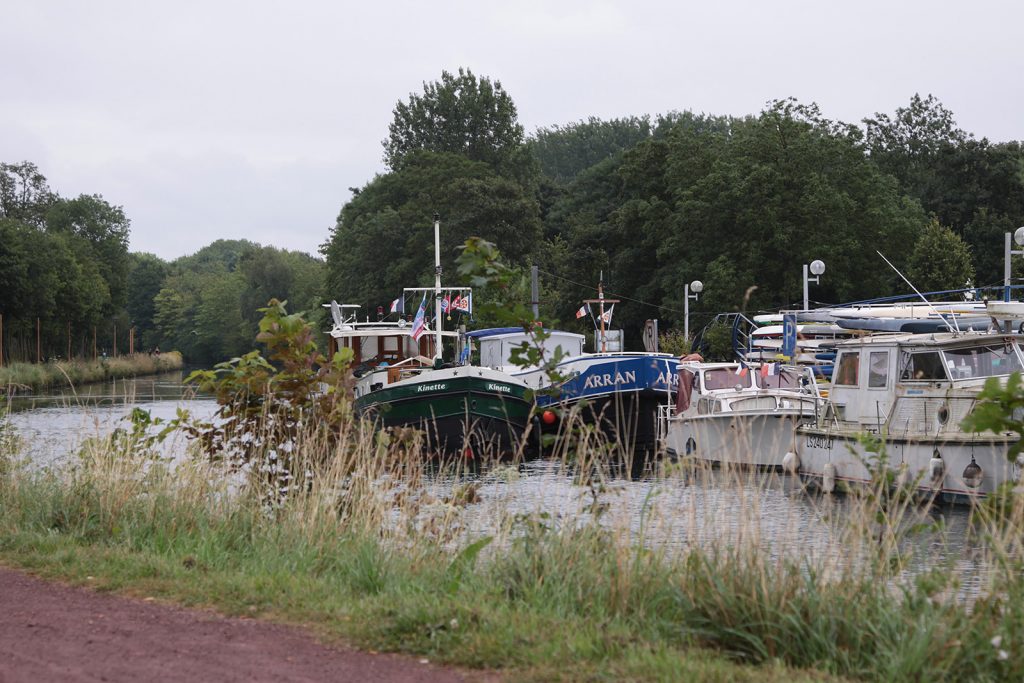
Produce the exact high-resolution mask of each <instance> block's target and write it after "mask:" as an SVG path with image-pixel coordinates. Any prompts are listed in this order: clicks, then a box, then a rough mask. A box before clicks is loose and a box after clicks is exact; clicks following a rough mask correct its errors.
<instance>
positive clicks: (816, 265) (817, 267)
mask: <svg viewBox="0 0 1024 683" xmlns="http://www.w3.org/2000/svg"><path fill="white" fill-rule="evenodd" d="M808 268H810V270H811V274H812V275H814V277H810V276H809V275H807V269H808ZM824 272H825V262H824V261H822V260H820V259H814V260H813V261H811V265H810V266H808V265H807V264H806V263H805V264H804V310H805V311H809V310H810V307H809V304H808V302H809V298H810V297H809V296H808V290H807V285H808V283H810V282H813V283H814V284H818V282H820V281H821V274H822V273H824Z"/></svg>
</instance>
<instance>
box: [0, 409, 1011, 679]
mask: <svg viewBox="0 0 1024 683" xmlns="http://www.w3.org/2000/svg"><path fill="white" fill-rule="evenodd" d="M347 429H348V430H349V431H348V432H346V434H345V435H344V440H343V442H342V444H341V447H340V448H337V445H336V444H335V445H333V446H330V450H328V446H327V445H326V444H320V445H317V444H300V452H304V453H312V454H314V455H315V456H316V457H313V458H311V460H310V461H309V463H308V467H309V470H308V473H307V475H306V476H307V477H308V479H306V480H305V481H304V482H303V485H302V486H293V487H292V488H291V490H290V492H289V495H288V496H287V497H285V498H284V499H280V498H277V499H276V500H275V501H274V502H272V503H271V502H268V497H267V496H268V491H267V490H266V489H265V488H262V486H261V484H260V482H258V481H252V480H250V481H248V482H247V484H246V486H243V487H242V488H239V487H238V483H239V480H238V478H237V477H235V476H232V475H227V474H226V473H225V472H224V471H223V470H220V469H218V468H216V467H213V466H210V465H207V464H200V463H196V462H188V463H185V464H183V465H181V466H180V467H177V468H176V469H174V470H171V469H169V468H168V467H167V466H166V465H164V464H162V463H161V462H160V461H158V460H153V459H152V458H151V457H150V455H148V454H147V448H146V444H145V442H140V441H135V442H133V441H132V440H131V439H130V438H126V437H125V436H124V435H122V436H121V437H119V438H116V439H113V440H111V441H109V442H91V443H89V444H87V445H86V447H85V448H83V449H82V451H81V453H80V454H79V456H78V457H77V458H76V459H75V462H74V466H73V467H69V468H67V469H65V470H64V471H56V470H49V471H35V470H31V469H29V468H19V467H18V466H17V465H16V464H15V461H14V459H12V458H8V459H7V465H6V466H4V465H2V463H0V473H3V475H2V476H0V562H3V563H6V564H8V565H10V566H16V567H20V568H23V569H27V570H29V571H31V572H33V573H35V574H38V575H40V576H44V577H49V578H58V579H62V580H67V581H71V582H73V583H78V584H83V585H89V586H93V587H95V588H97V589H100V590H103V591H116V592H122V593H125V594H128V595H135V596H143V597H154V598H157V599H160V600H167V601H171V602H175V603H177V604H181V605H185V606H191V607H212V608H214V609H216V610H218V611H220V612H222V613H224V614H228V615H245V616H255V617H260V618H264V619H268V620H272V621H280V622H284V623H289V624H299V625H303V626H305V627H307V628H310V629H312V630H313V631H315V632H316V633H318V634H319V635H320V636H322V637H324V638H327V639H329V640H339V639H340V640H342V641H345V642H350V643H354V644H356V645H358V646H360V647H363V648H368V649H374V650H388V651H396V652H405V653H414V654H417V655H420V656H425V657H427V658H429V659H430V660H431V661H440V662H447V663H451V664H457V665H461V666H468V667H475V668H484V669H496V670H504V671H508V672H510V673H511V675H512V676H513V677H514V678H515V679H517V680H522V679H534V680H680V679H682V680H712V681H713V680H722V681H725V680H730V681H731V680H740V681H743V680H748V681H754V680H768V681H783V680H785V681H791V680H808V681H809V680H815V681H822V680H837V679H843V678H848V679H861V680H911V679H913V680H936V681H943V680H1020V678H1021V677H1022V676H1024V652H1022V651H1021V648H1020V647H1019V645H1020V644H1021V643H1024V579H1022V578H1021V572H1020V560H1019V556H1018V555H1019V553H1017V548H1016V544H1015V542H1014V541H1012V539H1014V538H1019V536H1020V526H1019V519H1017V521H1015V522H1014V524H1016V525H1017V526H1011V527H1009V528H1008V529H1007V530H1006V531H1005V532H1000V531H998V530H996V529H982V530H980V531H979V537H986V536H987V538H988V543H989V545H988V546H987V548H988V549H987V550H985V551H984V552H999V553H1002V555H1001V556H1000V558H999V559H1000V561H999V562H994V563H993V566H994V567H995V571H994V572H993V573H992V575H991V576H990V578H989V580H988V584H987V585H985V586H984V587H983V588H982V589H981V591H980V592H979V593H978V594H977V595H976V596H975V597H972V598H971V599H970V600H965V599H963V598H962V595H961V593H960V592H959V590H958V579H957V575H956V574H955V573H954V572H953V571H951V568H950V567H946V566H936V567H935V568H934V570H933V571H926V572H917V573H915V574H912V575H908V574H907V573H906V572H905V571H904V570H905V565H904V564H903V563H902V562H903V560H902V558H901V556H900V554H899V552H900V551H899V548H900V546H901V545H902V541H903V539H904V536H903V534H904V533H905V530H906V529H907V528H909V527H911V526H913V525H914V524H916V523H917V522H918V520H919V519H920V517H919V513H920V511H919V510H918V509H917V508H914V507H911V506H906V505H902V504H900V503H899V502H898V501H893V500H892V499H887V500H885V501H884V504H883V503H882V502H881V500H880V499H876V498H872V497H870V496H866V497H864V498H861V499H855V500H853V501H852V502H851V503H850V505H848V506H845V507H844V508H843V517H842V519H837V521H836V526H835V539H836V540H835V545H834V546H832V547H827V548H818V549H815V548H805V549H802V550H801V551H800V552H798V553H796V554H793V553H790V552H781V553H780V552H774V551H772V550H771V548H770V547H768V546H766V544H765V543H763V539H760V538H759V532H758V526H757V520H758V518H759V512H758V510H757V506H756V505H748V506H747V507H748V508H750V511H749V512H747V513H741V514H739V515H736V516H734V517H732V518H730V519H729V520H728V524H726V525H724V526H722V524H724V522H719V526H717V527H715V528H716V529H718V531H717V532H716V533H712V534H707V533H702V532H701V530H700V528H699V525H697V524H696V523H695V522H692V521H687V520H686V519H683V520H682V522H681V523H680V520H679V517H680V516H683V517H685V514H684V513H682V512H681V511H679V510H672V509H662V508H661V507H660V506H659V505H658V504H657V497H656V495H655V491H654V490H653V489H652V494H651V501H650V502H649V504H645V509H644V512H643V517H642V520H641V522H640V528H641V532H642V530H643V529H644V528H646V527H647V526H658V525H662V524H669V523H675V524H676V525H677V529H676V530H674V531H673V532H672V533H673V534H674V535H675V536H679V537H682V538H686V539H689V540H688V541H687V542H685V543H684V544H683V545H682V546H681V547H679V546H677V547H676V549H674V550H673V549H671V548H668V547H666V546H663V545H652V544H650V543H646V542H639V539H638V536H637V530H636V525H635V524H633V523H632V522H623V521H622V520H621V519H619V518H618V517H617V516H616V514H615V509H614V507H612V506H613V505H614V497H612V496H609V495H607V494H605V493H602V491H607V490H609V489H611V488H612V486H611V485H610V484H609V482H608V481H607V480H595V479H593V478H590V477H591V476H592V475H587V477H588V478H587V479H581V478H580V477H582V476H583V475H582V474H581V473H582V472H590V471H592V470H593V471H595V472H597V473H598V474H597V475H593V476H600V475H599V469H595V468H591V467H590V466H589V465H587V466H581V467H579V468H574V471H575V472H576V474H573V475H571V476H574V477H576V479H575V480H574V481H575V483H574V484H573V485H572V490H567V491H566V492H565V495H566V496H567V497H570V498H582V499H584V500H587V499H589V500H590V503H588V504H586V505H583V506H581V507H580V509H579V512H577V513H572V514H570V513H568V512H562V513H561V514H559V513H548V512H545V511H538V512H533V511H529V510H523V509H522V508H518V507H517V508H510V507H507V506H504V505H503V504H502V503H501V501H500V500H495V499H487V498H483V499H482V498H481V495H480V493H479V490H480V489H479V484H478V483H476V482H478V481H479V479H477V480H473V479H467V478H465V477H462V476H461V475H460V474H458V473H451V474H450V476H438V475H437V474H436V473H428V472H427V471H426V470H425V469H424V468H423V467H422V459H421V458H420V454H419V453H417V452H416V451H415V448H413V449H412V450H411V451H408V450H405V449H406V447H408V444H404V445H402V446H403V448H402V449H399V448H398V447H396V446H395V445H388V444H386V443H384V442H381V441H377V440H375V439H374V438H373V437H372V434H371V433H369V432H367V431H364V427H363V426H360V425H358V424H357V425H353V426H351V427H349V428H347ZM327 455H329V457H327V458H324V457H323V456H327ZM296 471H307V470H306V469H305V467H303V468H301V469H297V470H296ZM486 476H489V477H490V479H489V481H491V482H492V484H493V488H494V489H498V488H500V485H501V482H502V481H505V480H509V481H511V480H513V479H514V478H515V477H516V476H518V475H517V471H516V470H515V469H510V468H504V469H502V470H499V471H495V472H494V473H492V474H490V475H486ZM702 476H703V474H702V472H701V470H699V469H685V470H684V469H682V468H672V469H669V470H666V471H664V472H662V477H663V480H664V479H667V478H672V477H684V478H686V481H687V486H691V487H700V486H703V485H704V484H703V483H702ZM743 476H750V475H743ZM751 481H753V480H750V479H743V480H739V479H738V480H737V481H736V486H735V490H732V491H725V492H724V494H722V495H723V496H735V497H737V498H740V497H742V496H748V497H749V487H750V485H751ZM492 497H493V494H492ZM481 508H483V510H481ZM481 512H482V514H481ZM474 513H476V516H474ZM692 514H695V515H696V514H703V511H701V512H697V511H693V512H692ZM481 519H487V520H489V522H490V526H488V527H486V528H481V527H480V521H479V520H481ZM796 532H797V533H798V530H796ZM999 533H1002V534H1003V535H1002V536H998V537H996V534H999ZM1000 539H1002V540H1000ZM1001 544H1002V545H1001ZM975 552H976V553H979V552H983V551H982V549H980V548H979V549H977V550H976V551H975ZM1015 553H1017V554H1015ZM855 558H856V561H854V559H855Z"/></svg>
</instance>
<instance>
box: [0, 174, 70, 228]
mask: <svg viewBox="0 0 1024 683" xmlns="http://www.w3.org/2000/svg"><path fill="white" fill-rule="evenodd" d="M56 200H57V195H56V193H55V192H53V191H52V190H51V189H50V186H49V185H48V184H47V182H46V176H44V175H43V174H42V173H40V172H39V168H38V167H37V166H36V165H35V164H33V163H32V162H30V161H22V162H21V163H17V164H9V163H0V220H3V219H7V220H10V221H14V222H18V223H24V224H26V225H31V226H33V227H36V228H42V227H44V225H45V223H46V212H47V211H48V210H49V208H50V206H51V205H52V204H53V202H54V201H56Z"/></svg>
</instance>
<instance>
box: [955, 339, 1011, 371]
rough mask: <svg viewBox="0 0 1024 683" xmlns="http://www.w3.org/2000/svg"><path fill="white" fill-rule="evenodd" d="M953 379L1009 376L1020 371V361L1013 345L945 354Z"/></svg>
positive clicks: (976, 347) (960, 350)
mask: <svg viewBox="0 0 1024 683" xmlns="http://www.w3.org/2000/svg"><path fill="white" fill-rule="evenodd" d="M943 353H944V354H945V356H946V365H947V366H948V367H949V374H950V375H951V376H952V377H953V379H974V378H976V377H992V376H994V375H1008V374H1010V373H1011V372H1014V371H1018V372H1019V371H1020V369H1021V364H1020V359H1019V357H1018V356H1017V353H1016V350H1015V349H1014V348H1013V345H1006V346H1003V345H1002V344H1000V345H995V344H993V345H991V346H975V347H971V348H967V349H951V350H949V351H944V352H943Z"/></svg>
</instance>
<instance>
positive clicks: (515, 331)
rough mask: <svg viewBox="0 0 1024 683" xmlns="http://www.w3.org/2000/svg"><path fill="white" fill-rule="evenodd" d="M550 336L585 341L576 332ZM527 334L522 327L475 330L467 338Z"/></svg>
mask: <svg viewBox="0 0 1024 683" xmlns="http://www.w3.org/2000/svg"><path fill="white" fill-rule="evenodd" d="M548 333H549V334H557V335H560V336H562V337H575V338H577V339H585V337H584V336H583V335H582V334H576V333H575V332H563V331H562V330H548ZM524 334H526V331H525V330H523V328H521V327H491V328H488V329H485V330H473V331H472V332H467V333H466V336H467V337H471V338H473V339H487V338H491V337H494V338H501V337H513V336H515V337H518V336H521V335H524Z"/></svg>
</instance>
